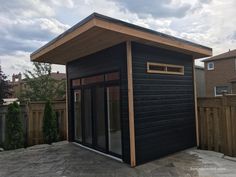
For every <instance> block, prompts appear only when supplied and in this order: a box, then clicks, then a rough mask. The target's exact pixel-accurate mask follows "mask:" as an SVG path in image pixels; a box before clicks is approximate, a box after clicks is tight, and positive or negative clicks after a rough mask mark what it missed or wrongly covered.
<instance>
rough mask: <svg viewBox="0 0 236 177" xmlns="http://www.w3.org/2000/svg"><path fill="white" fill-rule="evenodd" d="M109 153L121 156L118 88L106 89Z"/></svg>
mask: <svg viewBox="0 0 236 177" xmlns="http://www.w3.org/2000/svg"><path fill="white" fill-rule="evenodd" d="M107 110H108V136H109V137H108V138H109V151H110V152H113V153H116V154H120V155H121V127H120V87H118V86H115V87H108V88H107Z"/></svg>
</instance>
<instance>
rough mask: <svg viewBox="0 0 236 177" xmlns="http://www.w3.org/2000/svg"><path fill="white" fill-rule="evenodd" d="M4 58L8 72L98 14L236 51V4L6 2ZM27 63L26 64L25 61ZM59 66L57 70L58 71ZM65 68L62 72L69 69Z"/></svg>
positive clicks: (1, 40)
mask: <svg viewBox="0 0 236 177" xmlns="http://www.w3.org/2000/svg"><path fill="white" fill-rule="evenodd" d="M0 3H1V6H0V59H1V60H2V65H4V67H3V68H4V69H5V70H6V72H7V73H9V74H10V73H13V72H14V71H15V72H18V71H20V70H21V71H23V70H24V66H26V67H31V64H30V59H29V54H30V53H31V52H33V51H34V50H36V49H37V48H39V47H41V46H42V45H43V44H45V43H47V42H48V41H50V40H52V39H53V38H54V37H56V36H57V35H59V34H60V33H62V32H63V31H65V30H66V29H68V28H69V27H70V26H72V25H74V24H75V23H77V22H79V21H80V20H82V19H83V18H85V17H86V16H88V15H90V14H91V13H93V12H98V13H102V14H104V15H107V16H111V17H114V18H117V19H121V20H124V21H127V22H129V23H133V24H136V25H140V26H143V27H146V28H150V29H153V30H156V31H160V32H163V33H167V34H170V35H173V36H176V37H180V38H184V39H187V40H190V41H193V42H196V43H199V44H202V45H206V46H209V47H212V48H213V49H214V54H219V53H220V52H225V51H227V50H228V49H229V48H230V49H233V48H236V31H235V24H236V18H234V17H235V16H236V11H235V8H234V7H236V1H235V0H227V1H221V0H191V1H189V0H153V1H147V0H138V1H134V0H133V1H131V0H24V1H22V0H11V1H6V0H0ZM21 61H22V62H21ZM54 68H55V67H54ZM60 68H61V66H58V68H57V67H56V70H59V71H64V69H61V70H60Z"/></svg>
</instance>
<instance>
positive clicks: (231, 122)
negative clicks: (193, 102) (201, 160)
mask: <svg viewBox="0 0 236 177" xmlns="http://www.w3.org/2000/svg"><path fill="white" fill-rule="evenodd" d="M198 121H199V139H200V148H201V149H206V150H213V151H217V152H222V153H224V154H225V155H229V156H234V157H236V95H225V96H221V97H213V98H198Z"/></svg>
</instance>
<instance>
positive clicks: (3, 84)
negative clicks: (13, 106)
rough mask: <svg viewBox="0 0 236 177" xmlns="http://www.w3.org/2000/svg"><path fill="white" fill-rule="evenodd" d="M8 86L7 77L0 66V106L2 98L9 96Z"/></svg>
mask: <svg viewBox="0 0 236 177" xmlns="http://www.w3.org/2000/svg"><path fill="white" fill-rule="evenodd" d="M10 88H11V86H10V84H9V81H7V76H6V75H5V74H4V73H3V71H2V70H1V66H0V104H1V103H3V98H8V97H9V96H11V92H10Z"/></svg>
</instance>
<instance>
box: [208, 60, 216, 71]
mask: <svg viewBox="0 0 236 177" xmlns="http://www.w3.org/2000/svg"><path fill="white" fill-rule="evenodd" d="M214 69H215V66H214V62H209V63H207V70H214Z"/></svg>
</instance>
